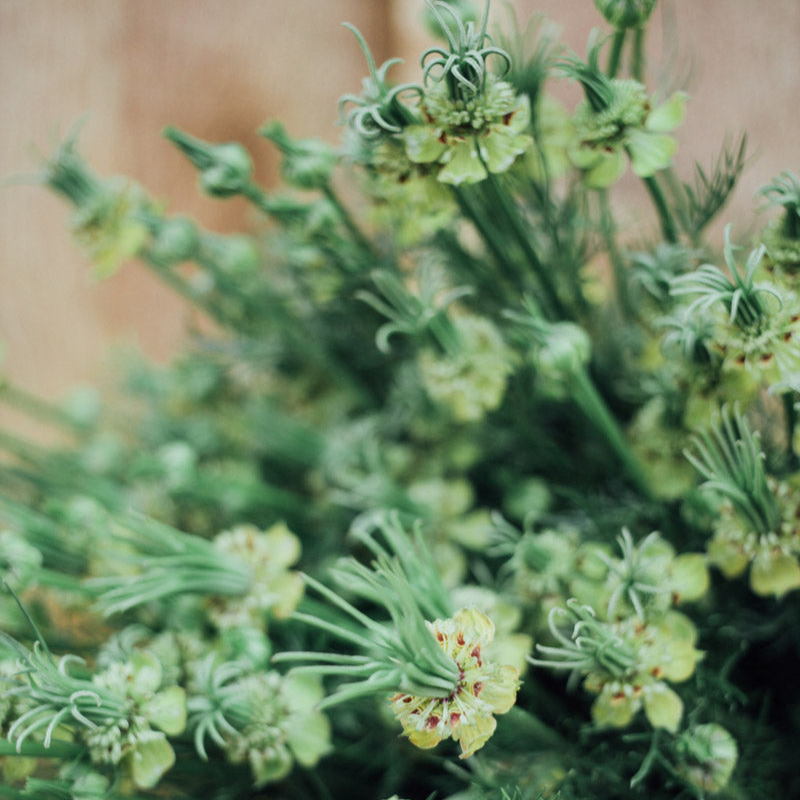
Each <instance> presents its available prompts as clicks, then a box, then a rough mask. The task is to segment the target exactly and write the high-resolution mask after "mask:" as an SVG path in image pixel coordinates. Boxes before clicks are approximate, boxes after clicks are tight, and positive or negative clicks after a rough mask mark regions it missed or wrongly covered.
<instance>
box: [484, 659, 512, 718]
mask: <svg viewBox="0 0 800 800" xmlns="http://www.w3.org/2000/svg"><path fill="white" fill-rule="evenodd" d="M518 689H519V670H518V669H517V668H516V667H512V666H509V665H504V666H500V667H496V671H495V672H494V674H493V675H492V679H491V680H489V681H486V683H485V684H484V685H483V687H482V688H481V691H480V695H479V697H480V699H481V700H483V702H484V703H488V704H489V705H490V706H491V707H492V712H493V713H495V714H505V713H506V711H508V710H509V709H510V708H511V707H512V706H513V705H514V703H516V702H517V690H518Z"/></svg>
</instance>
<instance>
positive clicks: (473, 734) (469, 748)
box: [456, 717, 497, 758]
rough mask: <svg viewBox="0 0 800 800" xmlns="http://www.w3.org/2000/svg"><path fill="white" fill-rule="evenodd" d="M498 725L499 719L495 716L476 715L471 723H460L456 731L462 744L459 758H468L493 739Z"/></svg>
mask: <svg viewBox="0 0 800 800" xmlns="http://www.w3.org/2000/svg"><path fill="white" fill-rule="evenodd" d="M496 727H497V720H495V718H494V717H476V718H475V721H474V722H472V723H470V724H469V725H459V726H458V729H457V731H456V732H457V734H458V743H459V744H460V745H461V754H460V755H459V758H468V757H469V756H471V755H472V754H473V753H474V752H475V751H476V750H480V749H481V747H483V746H484V745H485V744H486V742H488V741H489V739H491V737H492V734H493V733H494V731H495V728H496Z"/></svg>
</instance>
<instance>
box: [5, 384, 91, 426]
mask: <svg viewBox="0 0 800 800" xmlns="http://www.w3.org/2000/svg"><path fill="white" fill-rule="evenodd" d="M0 400H1V401H3V402H4V403H7V404H8V405H10V406H11V407H12V408H16V409H19V410H20V411H22V412H23V413H25V414H27V415H28V416H30V417H33V418H34V419H36V420H39V421H40V422H45V423H48V424H51V425H57V426H58V427H60V428H65V429H67V430H69V431H71V432H73V433H74V432H75V431H76V429H77V426H76V425H75V423H74V422H73V421H72V420H71V419H70V418H69V417H68V416H67V415H66V414H65V413H64V412H63V411H62V410H61V409H60V408H58V406H55V405H53V404H52V403H48V402H46V401H45V400H42V399H41V398H39V397H36V395H33V394H31V393H30V392H26V391H25V390H24V389H20V388H18V387H17V386H12V385H11V384H10V383H5V382H0Z"/></svg>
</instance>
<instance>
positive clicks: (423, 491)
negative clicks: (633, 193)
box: [0, 0, 800, 800]
mask: <svg viewBox="0 0 800 800" xmlns="http://www.w3.org/2000/svg"><path fill="white" fill-rule="evenodd" d="M595 6H596V8H597V11H598V12H599V13H598V27H597V29H596V30H594V31H593V33H592V35H591V36H590V38H589V41H588V43H587V47H586V51H585V54H577V53H574V52H570V51H568V50H567V49H566V48H564V47H562V46H561V45H559V43H558V41H557V37H556V33H555V29H554V28H553V27H552V25H551V24H550V23H549V22H548V21H546V20H544V19H541V18H538V17H537V18H534V19H533V20H531V22H530V23H529V24H528V25H527V26H524V25H520V24H518V21H517V20H516V19H514V18H513V16H512V18H510V19H507V22H506V25H505V26H502V25H500V26H495V25H494V24H492V22H491V20H490V8H489V4H488V2H487V4H486V6H485V7H483V8H476V7H474V6H473V5H472V4H471V3H469V2H463V1H462V2H456V0H452V2H449V3H446V2H439V0H434V2H428V3H427V4H426V6H425V14H426V19H427V22H428V24H429V26H430V28H431V31H432V32H435V34H436V35H437V36H438V38H439V43H438V44H437V45H435V46H432V47H430V48H428V49H427V50H426V51H425V52H424V53H422V54H421V57H420V68H419V74H418V79H417V80H416V81H414V82H408V83H396V82H393V81H392V77H391V72H392V67H393V66H394V65H395V64H396V59H392V60H390V61H387V62H385V63H384V64H382V65H379V64H378V63H377V62H376V61H375V59H374V57H373V55H372V52H371V50H370V48H369V45H368V43H367V42H366V41H365V40H364V38H363V37H362V35H361V33H360V32H359V31H358V30H357V29H356V28H354V27H353V26H348V27H349V28H350V30H351V32H352V34H353V36H354V40H353V46H354V47H356V46H357V47H360V49H361V51H362V52H363V54H364V58H365V65H366V66H365V69H366V72H367V75H366V77H365V78H364V81H363V84H362V87H361V90H360V91H356V92H353V93H351V94H347V95H345V96H344V97H342V98H341V100H340V103H339V122H340V123H341V125H342V128H343V135H342V141H341V145H340V146H339V147H338V148H334V147H332V146H329V145H328V144H325V143H324V142H321V141H317V140H312V139H303V138H294V137H293V135H292V134H291V133H290V132H288V131H287V130H286V129H285V128H284V127H283V126H282V125H281V124H280V123H279V122H269V123H267V124H265V125H264V126H263V127H262V128H261V129H260V131H259V133H260V134H261V135H262V136H263V137H264V138H265V139H267V140H268V142H269V143H270V144H269V146H273V147H275V148H277V150H278V151H279V153H280V157H281V174H282V178H283V181H284V183H285V188H283V189H281V190H280V191H275V192H273V191H267V190H265V189H264V188H262V187H261V186H260V185H259V184H258V183H257V182H256V180H255V179H254V174H253V162H252V160H251V156H250V154H249V153H248V152H247V150H246V149H245V148H244V147H243V146H242V145H240V144H238V143H235V142H208V141H203V140H201V139H199V138H197V137H195V136H194V135H192V133H191V132H187V131H183V130H180V129H178V128H176V127H173V126H170V127H167V128H166V130H165V136H166V138H167V139H168V140H169V141H170V142H171V143H172V144H174V145H175V146H176V147H177V148H178V149H179V150H180V151H181V152H182V153H183V154H184V155H185V156H186V159H187V161H188V164H189V165H190V167H191V168H193V169H194V170H195V171H196V174H197V177H198V180H199V185H200V188H201V189H202V191H203V192H205V193H207V194H208V195H210V196H212V197H214V198H217V199H219V200H220V202H224V201H225V199H226V198H230V197H239V198H244V200H245V201H246V202H248V203H249V204H251V205H252V207H253V209H254V210H255V211H257V212H258V214H259V215H260V219H261V220H262V222H263V224H262V225H261V226H260V227H259V229H258V230H257V231H256V232H250V233H242V234H236V235H222V234H218V233H213V232H210V231H206V230H203V229H202V228H201V227H200V226H199V225H198V224H197V223H196V222H195V221H194V220H192V219H191V218H189V217H187V216H182V215H180V214H172V213H168V212H167V210H166V209H165V207H164V205H163V203H161V202H159V201H158V200H157V199H156V198H153V197H152V196H150V195H149V194H148V192H147V190H146V189H145V188H143V187H141V186H139V185H137V184H136V183H135V182H133V181H132V180H128V179H124V178H120V177H108V176H103V175H100V174H98V173H97V172H96V171H95V170H93V169H92V167H91V166H90V164H89V163H88V162H87V161H86V160H85V159H84V157H83V156H82V155H81V153H80V151H79V145H78V141H77V132H75V133H73V134H72V135H70V136H69V137H67V138H66V140H65V141H63V142H62V143H61V144H60V146H58V147H57V148H56V149H55V151H54V152H53V153H52V154H51V155H50V156H49V157H48V158H47V159H46V160H45V161H44V163H43V164H42V165H41V169H40V172H39V173H38V177H39V180H40V182H41V183H42V184H43V185H45V186H46V187H48V188H49V189H50V190H52V191H54V192H55V193H57V194H58V195H59V196H61V197H62V198H63V199H64V200H65V201H66V203H67V204H68V206H69V208H70V213H71V215H72V216H71V225H72V230H73V232H74V235H75V239H76V242H77V244H78V245H79V246H80V247H82V248H83V249H84V251H85V252H86V255H87V257H88V259H90V260H91V262H92V264H93V268H94V270H95V272H96V274H97V275H98V276H101V277H110V276H112V275H113V274H114V273H115V272H116V271H117V270H118V269H120V268H121V267H122V266H123V264H124V265H125V267H124V268H125V269H130V268H132V265H130V264H128V263H127V262H130V261H132V260H134V259H136V260H138V261H140V262H141V263H142V264H143V265H144V266H145V267H146V268H148V269H150V270H152V271H153V272H154V273H155V274H156V275H158V276H159V277H160V278H161V279H162V280H163V281H164V282H165V283H166V284H167V285H168V286H169V287H171V288H172V289H174V290H175V291H176V292H178V293H180V294H181V295H182V296H183V297H184V298H186V299H187V300H188V301H189V302H190V303H191V304H192V305H193V306H194V307H195V308H196V309H197V311H198V313H200V314H203V315H205V316H206V317H207V318H208V320H209V324H204V325H201V326H198V330H197V331H195V332H194V333H193V335H192V337H191V338H190V340H189V342H188V346H187V349H186V351H185V352H184V353H183V354H182V355H180V356H179V357H178V358H176V359H175V361H174V363H173V364H172V365H171V366H169V367H159V366H155V365H152V364H149V363H147V362H146V360H144V359H143V358H141V357H137V356H134V355H129V356H127V357H126V359H125V363H124V364H123V366H122V368H121V372H122V375H121V381H122V390H121V391H120V392H119V394H118V395H117V396H114V397H111V398H104V399H101V398H100V396H99V394H97V393H95V392H92V391H91V390H81V391H78V392H75V393H74V394H73V395H71V396H70V397H69V398H67V400H65V401H64V402H63V403H60V404H50V403H47V402H45V401H43V400H41V399H38V398H36V397H33V396H31V395H30V394H28V393H26V392H25V390H24V389H23V388H22V387H20V386H17V385H15V384H14V383H13V382H12V381H10V380H9V379H7V378H0V401H1V402H3V403H7V404H10V405H13V406H15V407H16V408H17V409H19V410H22V411H23V412H25V413H27V414H29V415H31V416H32V417H34V418H35V419H36V420H37V421H38V422H39V423H41V424H42V425H45V426H50V427H52V428H53V429H54V431H55V432H57V433H58V437H57V438H56V437H53V438H52V440H53V441H56V442H58V444H53V445H49V446H45V445H42V444H40V443H39V442H38V440H37V441H33V440H30V439H27V438H24V437H21V436H20V435H19V434H18V433H16V432H14V431H12V430H3V431H0V448H2V458H0V568H1V569H2V574H3V578H4V585H5V589H6V591H4V592H3V594H2V596H0V619H1V620H2V632H0V680H1V681H2V684H0V733H2V739H0V771H1V772H2V776H1V777H2V785H0V797H8V798H33V799H36V798H40V799H41V800H45V799H48V800H49V799H50V798H65V799H69V800H95V799H99V798H112V799H116V798H125V797H133V798H146V797H175V798H190V797H191V798H195V797H196V798H199V797H203V798H215V799H216V800H238V799H239V798H241V799H242V800H244V798H257V797H264V798H280V799H281V800H284V799H285V800H303V799H304V798H311V797H314V798H321V799H322V800H326V799H327V800H338V799H339V798H341V799H342V800H344V799H345V798H346V800H390V798H392V799H394V800H403V798H405V800H424V799H425V798H434V797H436V798H442V800H541V799H542V798H560V800H595V799H596V800H601V799H603V800H604V799H605V798H622V799H623V800H624V798H638V797H649V798H651V800H661V798H663V799H664V800H667V798H670V799H671V798H687V799H688V798H709V797H719V798H731V800H733V798H736V800H740V799H741V798H762V797H787V798H789V797H797V796H800V778H798V777H797V774H796V769H795V767H794V758H795V756H794V754H795V753H796V751H797V747H798V746H800V727H799V724H800V689H798V688H796V687H797V686H798V682H797V680H796V671H797V658H798V652H800V622H799V621H800V459H799V458H798V456H799V455H800V432H799V429H798V425H797V400H798V396H797V393H798V391H800V301H798V291H800V181H798V178H797V176H796V175H795V174H794V173H792V172H790V171H786V172H783V173H781V174H780V175H777V176H775V177H774V178H773V180H772V181H771V182H770V183H769V184H768V185H766V186H765V187H763V189H761V190H760V192H759V193H758V194H757V197H756V199H755V209H754V210H758V211H761V212H764V214H763V216H759V217H754V222H753V223H752V225H750V226H749V227H748V228H747V232H746V231H745V229H744V228H743V229H742V230H739V229H738V228H734V227H732V226H731V225H728V226H726V227H725V230H724V234H723V235H722V236H721V237H719V240H717V238H715V237H711V236H707V232H708V231H709V226H710V223H712V221H715V220H717V218H718V217H719V216H720V214H721V212H722V211H723V210H724V207H725V204H726V201H727V200H728V198H729V196H730V194H731V193H732V191H733V190H734V188H735V186H736V184H737V181H738V179H739V177H740V175H741V173H742V171H743V169H744V168H745V165H746V153H745V145H746V142H745V139H744V138H742V139H740V140H739V141H737V142H736V143H734V144H731V143H730V142H729V143H726V144H725V145H724V146H723V148H722V150H721V152H720V155H719V157H718V158H716V159H715V161H714V163H713V164H712V165H711V167H710V168H706V167H702V166H701V165H696V166H695V171H694V174H693V175H690V176H684V175H681V174H679V171H678V169H677V168H676V166H675V165H674V163H673V157H674V155H675V153H676V150H677V147H678V141H679V138H680V125H681V122H682V121H683V119H684V116H685V115H686V114H687V113H691V112H692V107H691V98H690V97H689V95H688V94H686V93H685V92H683V91H672V92H664V91H661V90H660V89H659V88H658V86H656V85H652V84H651V82H650V76H649V73H648V69H647V53H648V48H647V41H648V40H647V33H648V24H649V22H650V18H651V16H652V14H653V13H654V12H655V9H656V0H595ZM564 82H566V83H569V84H571V85H572V86H573V87H575V88H576V89H578V90H579V91H580V94H581V98H582V99H581V100H580V101H579V102H578V104H577V106H575V107H574V108H571V109H570V108H567V107H566V106H565V105H564V104H563V103H562V102H561V101H560V100H559V99H557V96H556V93H555V92H554V89H555V87H557V85H558V84H559V83H564ZM265 146H267V145H265ZM188 168H189V167H187V175H188V174H189V173H188ZM625 173H628V176H627V178H626V180H628V181H630V182H636V183H637V184H638V185H637V186H636V187H635V188H636V189H638V190H639V191H640V192H641V197H642V207H641V213H642V220H641V222H642V228H641V230H640V231H639V233H638V236H637V237H633V236H631V235H630V233H629V232H628V231H626V230H625V229H624V227H623V224H622V222H621V218H622V215H621V214H620V210H619V207H618V204H617V202H616V200H615V194H614V191H615V190H614V186H615V184H616V183H617V182H618V181H619V180H620V179H621V178H622V177H623V175H624V174H625ZM187 179H188V178H187ZM345 185H346V190H345V191H342V187H343V186H345ZM344 198H347V200H345V199H344ZM352 198H356V199H352ZM642 231H644V232H642Z"/></svg>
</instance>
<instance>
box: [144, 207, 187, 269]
mask: <svg viewBox="0 0 800 800" xmlns="http://www.w3.org/2000/svg"><path fill="white" fill-rule="evenodd" d="M198 242H199V237H198V232H197V226H196V225H195V224H194V222H193V221H192V220H191V219H189V218H188V217H173V218H172V219H165V220H161V221H160V224H159V226H158V229H157V230H156V233H155V236H154V239H153V243H152V245H151V246H150V251H149V253H150V257H151V258H152V259H153V260H154V261H155V262H157V263H158V264H161V265H163V266H169V265H171V264H180V263H181V262H183V261H188V260H189V259H190V258H191V257H192V256H193V255H194V253H195V251H196V250H197V245H198Z"/></svg>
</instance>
